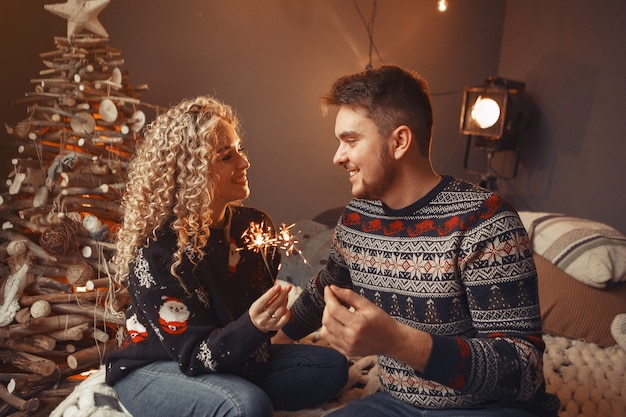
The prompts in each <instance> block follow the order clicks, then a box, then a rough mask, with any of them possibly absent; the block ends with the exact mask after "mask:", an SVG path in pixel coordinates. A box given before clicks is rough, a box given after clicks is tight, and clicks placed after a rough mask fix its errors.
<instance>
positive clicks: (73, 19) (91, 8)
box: [43, 0, 111, 39]
mask: <svg viewBox="0 0 626 417" xmlns="http://www.w3.org/2000/svg"><path fill="white" fill-rule="evenodd" d="M110 2H111V0H67V3H58V4H45V5H44V6H43V7H44V9H46V10H47V11H49V12H50V13H52V14H55V15H57V16H60V17H62V18H64V19H67V38H68V39H71V38H73V37H74V35H76V34H78V33H80V32H81V31H82V30H83V29H87V30H90V31H91V32H93V33H95V34H96V35H99V36H102V37H105V38H108V37H109V34H108V33H107V31H106V29H105V28H104V26H102V24H101V23H100V21H99V20H98V14H99V13H100V12H101V11H102V9H104V8H105V7H106V6H107V5H108V4H109V3H110Z"/></svg>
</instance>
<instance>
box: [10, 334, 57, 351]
mask: <svg viewBox="0 0 626 417" xmlns="http://www.w3.org/2000/svg"><path fill="white" fill-rule="evenodd" d="M38 336H40V337H42V339H41V340H37V337H38ZM44 340H45V342H44ZM48 340H52V343H49V342H48ZM31 342H34V343H37V344H32V343H31ZM55 345H56V340H55V339H53V338H51V337H50V336H45V335H34V336H31V337H24V338H20V339H19V340H16V339H11V338H8V339H0V347H3V348H7V349H12V350H17V351H20V352H27V353H32V354H35V355H41V354H46V353H48V352H50V351H52V350H53V349H54V347H55Z"/></svg>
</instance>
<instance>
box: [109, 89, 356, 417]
mask: <svg viewBox="0 0 626 417" xmlns="http://www.w3.org/2000/svg"><path fill="white" fill-rule="evenodd" d="M249 167H250V163H249V162H248V158H247V157H246V154H245V153H244V149H243V147H242V143H241V138H240V137H239V134H238V120H237V117H236V116H235V115H234V113H233V111H232V109H231V108H230V107H229V106H227V105H225V104H223V103H221V102H220V101H219V100H217V99H215V98H212V97H198V98H196V99H193V100H183V101H182V102H180V103H179V104H178V105H176V106H173V107H172V108H170V109H169V110H168V111H167V112H165V113H164V114H162V115H160V116H159V117H158V118H157V119H156V121H155V122H154V123H152V124H151V125H150V126H148V127H147V129H146V133H145V140H144V142H143V143H142V144H141V145H140V146H139V147H138V149H137V151H136V154H135V156H134V158H133V161H132V163H131V166H130V168H129V173H128V175H129V182H128V186H127V190H126V194H125V196H124V200H123V207H124V210H125V212H124V222H123V224H122V226H121V228H120V230H119V231H118V249H117V254H116V257H115V264H116V266H117V277H116V278H117V280H118V281H119V282H120V283H123V284H125V285H127V287H128V292H129V295H130V299H131V302H130V306H129V308H128V309H127V312H126V316H127V321H126V324H127V325H126V328H127V330H128V333H129V338H128V339H129V341H128V342H127V343H125V346H123V347H122V349H120V350H119V351H116V352H114V353H112V354H110V355H109V356H108V357H107V383H108V384H109V385H114V386H115V389H116V392H117V394H118V396H119V398H120V400H121V402H122V404H124V406H125V407H126V408H127V409H128V410H129V411H130V412H131V414H133V416H134V417H142V416H151V417H154V416H168V417H170V416H174V415H175V416H247V417H250V416H270V415H271V414H272V411H273V410H274V409H277V410H278V409H286V410H294V409H298V408H309V407H312V406H315V405H317V404H319V403H322V402H324V401H327V400H329V399H330V398H332V397H333V396H334V395H335V394H336V393H337V392H338V391H339V390H340V389H341V388H342V387H343V385H344V384H345V383H346V381H347V366H348V365H347V360H346V358H345V357H344V356H343V355H341V354H339V353H337V352H336V351H334V350H332V349H329V348H325V347H319V346H311V345H272V344H271V342H270V338H271V337H272V336H273V335H274V334H275V333H276V331H277V330H278V329H280V328H281V327H282V326H283V325H284V324H285V323H287V321H288V320H289V317H290V312H289V310H288V309H287V298H288V297H287V296H288V292H289V290H290V287H285V288H282V287H280V286H278V285H274V277H275V276H276V273H277V271H278V267H279V264H280V253H279V252H278V250H277V249H276V248H275V247H271V246H268V247H263V248H258V247H255V246H254V245H249V244H247V242H246V236H247V235H248V234H247V233H248V231H249V230H260V231H262V232H263V233H267V234H268V236H273V234H274V233H275V230H274V227H273V224H272V221H271V219H270V218H269V217H268V216H267V215H266V214H265V213H263V212H261V211H259V210H256V209H254V208H250V207H244V206H242V205H241V204H240V201H241V200H243V199H245V198H247V197H248V195H249V194H250V189H249V188H248V179H247V176H246V172H247V170H248V168H249ZM248 243H249V242H248Z"/></svg>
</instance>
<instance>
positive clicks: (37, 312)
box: [30, 300, 52, 319]
mask: <svg viewBox="0 0 626 417" xmlns="http://www.w3.org/2000/svg"><path fill="white" fill-rule="evenodd" d="M51 312H52V307H50V303H49V302H48V301H46V300H37V301H35V302H34V303H33V304H32V305H31V306H30V315H31V316H32V317H33V318H35V319H38V318H40V317H48V316H49V315H50V313H51Z"/></svg>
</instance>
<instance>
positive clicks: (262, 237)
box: [241, 222, 306, 274]
mask: <svg viewBox="0 0 626 417" xmlns="http://www.w3.org/2000/svg"><path fill="white" fill-rule="evenodd" d="M294 225H295V223H293V224H291V225H290V226H286V225H285V224H284V223H283V224H282V225H281V226H280V227H279V229H278V232H277V233H274V232H273V230H272V228H271V227H268V226H266V225H265V223H264V222H261V223H254V222H251V223H250V227H248V229H246V230H245V231H244V232H243V234H242V235H241V238H242V239H243V242H244V243H245V245H246V248H247V249H248V250H252V251H255V252H259V253H260V254H261V256H262V257H263V261H264V262H265V267H266V268H267V271H268V272H269V273H270V274H271V273H272V271H271V269H270V266H269V263H268V262H267V251H268V249H270V248H272V247H275V248H278V249H279V250H282V251H283V252H284V253H285V255H286V256H290V255H293V254H298V255H300V256H302V251H301V250H299V249H298V248H297V247H296V245H297V244H298V240H297V239H296V237H295V236H294V235H293V234H292V233H291V228H292V227H293V226H294ZM303 259H304V257H303ZM304 262H305V263H306V260H305V261H304Z"/></svg>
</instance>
